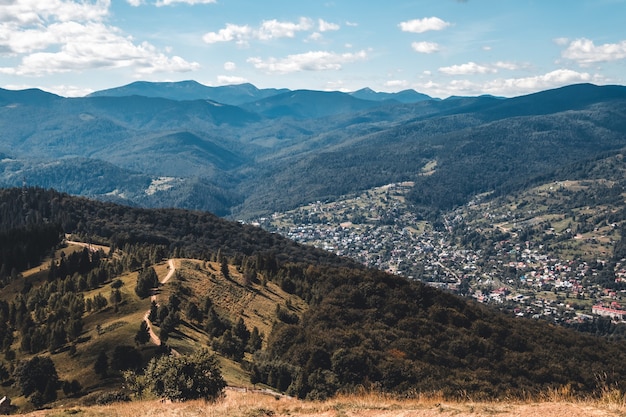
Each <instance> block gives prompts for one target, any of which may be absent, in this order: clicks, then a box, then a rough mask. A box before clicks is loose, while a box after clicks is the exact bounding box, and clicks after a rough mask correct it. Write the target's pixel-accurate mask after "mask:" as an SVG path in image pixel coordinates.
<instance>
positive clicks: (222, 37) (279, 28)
mask: <svg viewBox="0 0 626 417" xmlns="http://www.w3.org/2000/svg"><path fill="white" fill-rule="evenodd" d="M339 28H340V27H339V25H337V24H335V23H330V22H327V21H325V20H323V19H319V20H318V21H317V24H316V23H315V22H314V21H313V20H312V19H310V18H308V17H301V18H300V19H298V21H297V22H288V21H279V20H277V19H271V20H264V21H262V22H261V24H260V25H259V26H258V27H256V28H253V27H251V26H249V25H235V24H232V23H227V24H226V26H225V27H224V28H222V29H220V30H218V31H217V32H207V33H205V34H204V36H203V37H202V39H203V40H204V42H206V43H208V44H213V43H219V42H233V41H234V42H235V43H237V44H238V45H247V44H248V42H249V41H250V40H253V39H256V40H261V41H267V40H271V39H278V38H294V37H295V36H296V33H298V32H311V31H315V30H317V31H319V32H328V31H334V30H339ZM315 33H316V32H314V34H315ZM313 37H314V38H315V37H319V35H316V36H313Z"/></svg>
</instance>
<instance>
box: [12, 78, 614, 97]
mask: <svg viewBox="0 0 626 417" xmlns="http://www.w3.org/2000/svg"><path fill="white" fill-rule="evenodd" d="M188 82H193V83H197V84H199V85H201V86H203V87H209V88H221V87H233V88H235V87H238V86H243V85H251V86H253V87H254V88H256V89H258V90H265V89H276V90H279V89H287V90H288V91H292V92H293V91H317V92H329V93H330V92H335V93H344V94H354V93H356V92H359V91H362V90H369V91H372V92H374V93H375V94H381V93H382V94H398V93H402V92H407V91H413V92H415V93H418V94H425V93H423V92H421V91H418V90H415V89H414V88H406V89H403V90H398V91H394V92H387V91H377V90H374V89H372V88H371V87H368V86H365V87H361V88H358V89H356V90H352V91H341V90H312V89H306V88H298V89H289V88H286V87H279V86H272V87H259V86H257V85H255V84H254V83H251V82H243V83H239V84H224V85H206V84H202V83H201V82H199V81H197V80H193V79H187V80H180V81H147V80H136V81H132V82H130V83H127V84H123V85H118V86H112V87H108V88H104V89H102V90H94V91H92V92H90V93H88V94H85V95H84V96H64V95H61V94H58V93H55V92H53V91H49V90H45V89H43V88H39V87H27V88H18V89H13V88H5V87H0V89H4V90H7V91H15V92H21V91H28V90H40V91H43V92H45V93H49V94H54V95H57V96H60V97H62V98H86V97H88V96H89V95H90V94H93V93H98V92H101V91H107V90H115V89H119V88H124V87H127V86H130V85H133V84H139V83H147V84H182V83H188ZM576 85H593V86H596V87H608V86H616V87H626V84H605V85H599V84H594V83H587V82H581V83H573V84H566V85H562V86H557V87H553V88H546V89H544V90H538V91H533V92H529V93H524V94H519V95H516V96H510V97H505V96H496V95H493V94H489V93H478V94H476V95H466V96H460V95H451V96H447V97H433V96H429V97H430V99H432V100H447V99H451V98H463V97H494V98H502V99H508V98H515V97H523V96H527V95H532V94H536V93H541V92H543V91H550V90H558V89H561V88H567V87H572V86H576Z"/></svg>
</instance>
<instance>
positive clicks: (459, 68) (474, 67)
mask: <svg viewBox="0 0 626 417" xmlns="http://www.w3.org/2000/svg"><path fill="white" fill-rule="evenodd" d="M439 72H441V73H444V74H447V75H469V74H487V73H493V72H497V71H496V70H495V69H493V68H491V67H488V66H485V65H479V64H477V63H475V62H468V63H467V64H461V65H452V66H450V67H441V68H439Z"/></svg>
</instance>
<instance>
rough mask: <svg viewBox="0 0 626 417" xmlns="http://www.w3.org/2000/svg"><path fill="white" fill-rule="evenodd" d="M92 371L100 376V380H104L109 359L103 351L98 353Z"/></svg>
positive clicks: (107, 370)
mask: <svg viewBox="0 0 626 417" xmlns="http://www.w3.org/2000/svg"><path fill="white" fill-rule="evenodd" d="M93 370H94V371H95V372H96V375H100V377H101V378H106V377H107V373H108V372H109V358H108V356H107V354H106V352H105V351H104V350H101V351H100V354H99V355H98V358H97V359H96V363H94V365H93Z"/></svg>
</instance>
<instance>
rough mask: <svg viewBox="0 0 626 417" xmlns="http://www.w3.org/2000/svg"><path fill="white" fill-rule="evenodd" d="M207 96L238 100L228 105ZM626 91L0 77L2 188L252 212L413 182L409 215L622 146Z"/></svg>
mask: <svg viewBox="0 0 626 417" xmlns="http://www.w3.org/2000/svg"><path fill="white" fill-rule="evenodd" d="M209 93H210V94H218V93H219V94H222V93H223V94H224V97H231V98H232V97H235V96H239V97H240V99H241V100H244V98H243V97H244V96H247V97H249V100H247V101H245V102H241V101H239V99H237V100H234V99H233V100H234V101H229V103H232V104H224V103H220V102H219V100H217V99H219V98H220V97H218V96H217V95H214V96H212V97H211V98H207V97H205V95H206V94H209ZM411 97H413V98H414V99H415V100H416V101H413V100H412V99H410V98H411ZM625 102H626V89H625V88H624V87H622V86H594V85H590V84H580V85H572V86H567V87H563V88H559V89H554V90H547V91H543V92H539V93H536V94H530V95H527V96H520V97H514V98H509V99H504V98H497V97H490V96H480V97H452V98H449V99H446V100H434V99H429V98H428V97H422V96H419V95H418V93H415V94H414V93H411V92H410V91H409V92H401V93H397V95H384V94H381V93H374V92H370V91H367V90H364V91H360V92H355V93H353V94H348V93H342V92H337V91H334V92H322V91H305V90H298V91H285V90H281V89H276V90H273V89H270V90H259V89H256V87H254V86H251V85H241V86H228V87H215V88H214V89H213V88H210V87H205V86H202V85H199V84H197V83H194V82H184V83H165V84H160V83H145V82H138V83H134V84H131V85H129V86H124V87H120V88H119V89H114V90H112V91H105V92H101V93H100V92H99V93H96V94H93V95H92V96H89V97H84V98H73V99H67V98H63V97H59V96H55V95H52V94H48V93H45V92H43V91H39V90H24V91H9V90H0V121H2V123H3V125H6V126H9V127H10V128H9V129H7V130H6V131H5V133H4V135H3V137H2V141H0V153H1V154H2V155H3V158H2V159H1V160H0V172H2V176H1V177H0V186H4V187H11V186H22V185H24V184H27V185H32V186H45V187H53V188H55V189H59V190H61V191H66V192H71V193H73V194H79V195H84V196H89V197H93V198H99V199H102V200H109V201H111V200H113V201H117V202H122V203H125V204H128V205H135V206H142V207H179V208H187V209H201V210H207V211H211V212H214V213H216V214H218V215H220V216H224V217H229V218H235V219H250V218H253V217H257V216H261V215H267V214H268V213H271V212H274V211H283V210H288V209H293V208H295V207H298V206H300V205H303V204H308V203H311V202H315V201H318V200H319V201H324V200H327V199H333V198H336V197H338V196H340V195H343V194H349V193H356V192H361V191H363V190H367V189H370V188H373V187H378V186H382V185H385V184H389V183H395V182H402V181H411V182H413V183H414V184H415V186H414V189H413V192H412V193H410V194H409V196H408V198H409V200H410V201H411V202H412V203H413V204H414V206H415V208H416V213H417V214H419V215H420V216H422V217H425V218H429V219H432V218H434V217H436V216H438V215H439V214H440V213H441V212H442V211H446V210H449V209H452V208H454V207H458V206H459V205H463V204H465V203H467V202H468V201H470V200H471V199H472V198H473V197H474V196H475V195H477V194H482V193H487V192H490V193H495V194H498V195H504V194H507V193H509V192H512V191H515V190H519V189H521V188H523V187H525V186H526V185H528V184H531V183H536V181H544V180H549V179H550V178H555V175H556V171H557V170H559V169H564V168H565V167H567V166H569V165H571V164H576V163H579V162H584V161H587V160H593V159H594V158H597V157H599V156H601V155H604V154H605V153H607V152H614V151H618V150H620V149H622V148H623V147H624V146H626V142H625V140H624V137H625V135H624V132H625V131H626V125H625V124H624V122H623V121H624V120H625V119H626V104H625ZM235 104H236V105H235ZM155 161H157V162H156V163H155ZM104 167H106V169H105V168H104ZM424 167H430V168H431V169H430V170H429V171H428V175H424V171H423V170H424ZM103 170H106V171H107V172H108V173H109V174H110V175H109V174H107V175H102V171H103ZM76 178H83V179H84V181H83V184H82V185H77V184H76V181H75V179H76ZM164 181H166V182H167V185H166V186H162V187H157V186H156V185H157V184H164ZM85 184H91V185H85Z"/></svg>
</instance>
